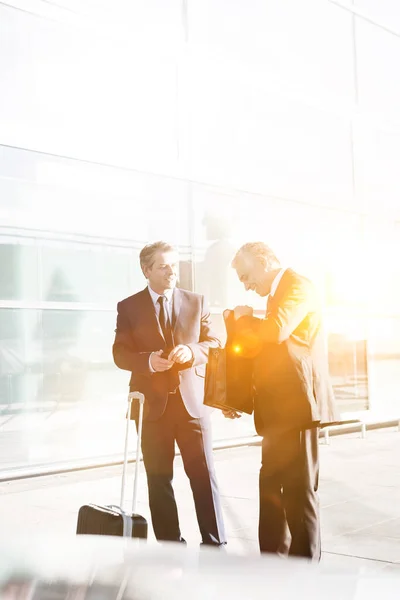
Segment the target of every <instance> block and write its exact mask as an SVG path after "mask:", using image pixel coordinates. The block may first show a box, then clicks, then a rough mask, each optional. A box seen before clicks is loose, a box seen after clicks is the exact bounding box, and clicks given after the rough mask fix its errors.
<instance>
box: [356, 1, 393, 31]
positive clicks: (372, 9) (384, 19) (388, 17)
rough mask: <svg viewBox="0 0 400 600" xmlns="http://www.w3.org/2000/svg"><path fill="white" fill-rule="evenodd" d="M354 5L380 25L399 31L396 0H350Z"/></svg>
mask: <svg viewBox="0 0 400 600" xmlns="http://www.w3.org/2000/svg"><path fill="white" fill-rule="evenodd" d="M352 2H353V4H354V7H355V8H357V9H359V10H360V11H362V13H363V14H365V15H366V16H367V17H369V18H371V19H373V20H376V21H377V23H380V24H381V25H386V27H389V28H390V29H394V30H395V31H400V13H399V3H398V0H352Z"/></svg>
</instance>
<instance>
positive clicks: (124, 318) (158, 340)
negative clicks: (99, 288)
mask: <svg viewBox="0 0 400 600" xmlns="http://www.w3.org/2000/svg"><path fill="white" fill-rule="evenodd" d="M172 305H173V318H172V327H173V335H174V342H175V345H178V344H185V345H187V346H189V347H190V348H191V350H192V352H193V361H191V362H190V363H189V362H188V363H185V364H182V365H178V364H176V365H174V366H173V367H172V369H171V371H173V372H174V373H175V379H176V381H177V383H178V384H179V390H180V393H181V396H182V400H183V402H184V404H185V406H186V409H187V411H188V412H189V414H190V415H191V416H192V417H195V418H199V417H200V416H202V414H203V412H204V410H207V409H206V408H205V407H204V405H203V399H204V377H205V366H206V362H207V359H208V349H209V348H210V347H214V348H215V347H218V346H220V341H219V340H218V338H217V337H216V336H215V335H214V334H213V333H212V331H211V325H210V313H209V311H208V308H207V306H206V305H205V301H204V297H203V296H201V295H199V294H195V293H193V292H188V291H186V290H182V289H178V288H175V289H174V292H173V301H172ZM165 346H166V344H165V340H164V337H163V334H162V331H161V328H160V325H159V323H158V319H157V316H156V312H155V308H154V304H153V301H152V299H151V296H150V293H149V291H148V288H147V287H146V288H145V289H144V290H142V291H141V292H138V293H137V294H135V295H133V296H130V297H129V298H126V299H125V300H122V302H119V303H118V316H117V328H116V330H115V341H114V345H113V356H114V362H115V364H116V365H117V367H119V368H120V369H125V370H127V371H131V373H132V375H131V379H130V389H131V391H139V392H142V393H143V394H144V396H145V410H144V418H145V419H148V420H152V421H154V420H156V419H158V418H159V417H160V416H161V415H162V414H163V412H164V410H165V406H166V403H167V398H168V392H169V391H170V375H169V373H170V371H164V372H160V373H152V372H151V371H150V368H149V357H150V354H151V352H154V351H157V350H161V349H164V348H165Z"/></svg>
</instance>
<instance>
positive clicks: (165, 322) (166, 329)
mask: <svg viewBox="0 0 400 600" xmlns="http://www.w3.org/2000/svg"><path fill="white" fill-rule="evenodd" d="M157 302H158V303H159V305H160V314H159V316H158V320H159V323H160V326H161V330H162V332H163V335H164V340H165V344H166V346H167V348H168V350H172V348H173V347H174V342H173V336H172V327H171V322H170V320H169V316H168V310H167V307H166V302H167V298H166V297H165V296H159V297H158V300H157Z"/></svg>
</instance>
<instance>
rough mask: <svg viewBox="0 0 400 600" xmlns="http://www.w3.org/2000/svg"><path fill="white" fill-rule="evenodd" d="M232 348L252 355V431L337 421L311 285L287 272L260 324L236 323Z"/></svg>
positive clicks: (251, 321)
mask: <svg viewBox="0 0 400 600" xmlns="http://www.w3.org/2000/svg"><path fill="white" fill-rule="evenodd" d="M236 331H237V336H238V337H237V343H239V344H240V345H241V346H242V347H243V353H244V354H246V353H247V354H249V353H252V354H253V356H254V366H253V381H254V387H255V400H254V416H255V424H256V429H257V431H258V433H259V434H261V435H262V434H263V432H265V431H266V430H268V429H269V428H275V429H277V428H282V429H286V428H294V427H296V428H299V427H300V428H306V427H310V426H312V425H315V424H317V423H320V424H328V423H335V422H338V421H339V418H338V415H337V414H336V410H335V403H334V396H333V390H332V386H331V384H330V380H329V374H328V361H327V356H326V353H325V347H324V337H323V332H322V327H321V312H320V308H319V305H318V300H317V295H316V292H315V289H314V286H313V285H312V283H311V282H310V281H309V280H308V279H306V278H305V277H302V276H300V275H298V274H297V273H295V272H294V271H292V270H290V269H288V270H286V271H285V273H284V275H283V277H282V279H281V281H280V282H279V285H278V288H277V290H276V292H275V294H274V296H272V297H271V298H270V299H269V301H268V308H267V313H266V317H265V319H256V318H255V317H242V318H241V319H239V320H238V321H237V328H236Z"/></svg>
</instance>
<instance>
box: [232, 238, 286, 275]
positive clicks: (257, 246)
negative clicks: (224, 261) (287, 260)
mask: <svg viewBox="0 0 400 600" xmlns="http://www.w3.org/2000/svg"><path fill="white" fill-rule="evenodd" d="M246 254H247V255H250V256H252V257H253V258H258V259H259V260H260V261H261V262H262V263H263V265H264V266H265V268H266V270H267V271H272V270H273V269H278V268H279V267H280V266H281V263H280V262H279V260H278V259H277V257H276V256H275V254H274V253H273V252H272V250H271V248H270V247H269V246H267V244H265V243H264V242H248V243H247V244H243V246H241V247H240V248H239V250H238V251H237V252H236V254H235V256H234V258H233V260H232V267H233V268H234V269H236V267H237V265H238V262H239V261H240V260H241V259H242V258H243V255H246Z"/></svg>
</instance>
